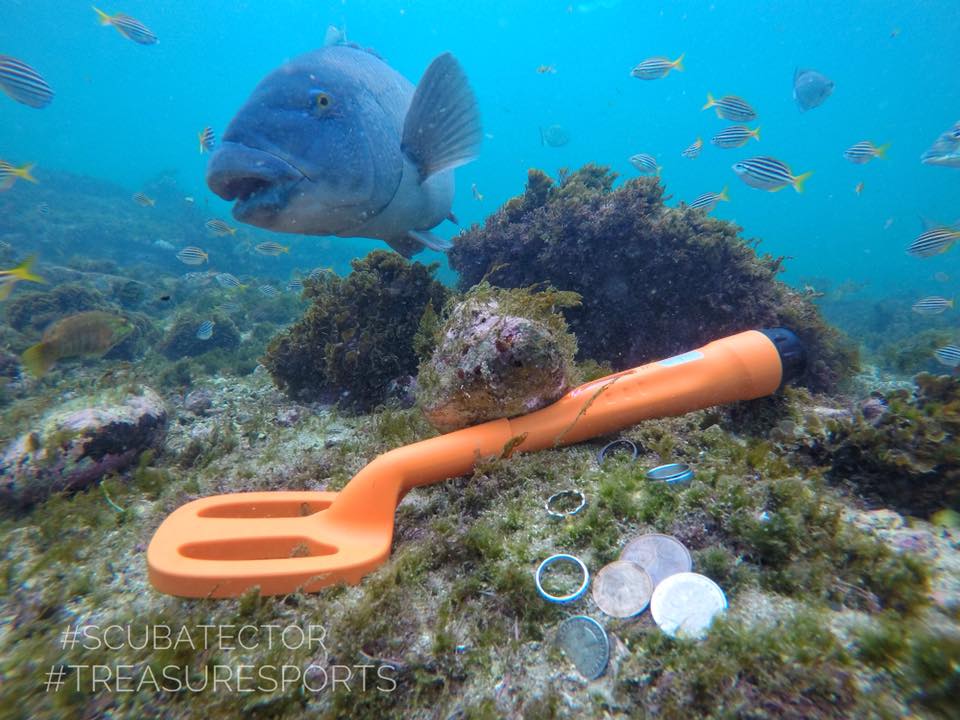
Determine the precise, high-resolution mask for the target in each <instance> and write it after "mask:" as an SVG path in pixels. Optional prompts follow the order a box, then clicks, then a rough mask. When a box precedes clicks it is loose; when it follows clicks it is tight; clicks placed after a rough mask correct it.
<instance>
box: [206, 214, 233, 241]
mask: <svg viewBox="0 0 960 720" xmlns="http://www.w3.org/2000/svg"><path fill="white" fill-rule="evenodd" d="M204 226H205V227H206V228H207V230H209V231H210V232H212V233H213V234H214V235H218V236H220V237H223V236H224V235H236V234H237V229H236V228H235V227H230V226H229V225H227V224H226V223H225V222H224V221H223V220H220V219H218V218H214V219H213V220H207V222H205V223H204Z"/></svg>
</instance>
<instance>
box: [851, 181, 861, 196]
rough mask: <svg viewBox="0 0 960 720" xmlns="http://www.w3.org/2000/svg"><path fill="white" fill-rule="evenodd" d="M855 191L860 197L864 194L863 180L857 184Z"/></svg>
mask: <svg viewBox="0 0 960 720" xmlns="http://www.w3.org/2000/svg"><path fill="white" fill-rule="evenodd" d="M853 191H854V192H855V193H856V194H857V195H859V194H860V193H862V192H863V180H861V181H860V182H858V183H857V186H856V187H855V188H854V189H853Z"/></svg>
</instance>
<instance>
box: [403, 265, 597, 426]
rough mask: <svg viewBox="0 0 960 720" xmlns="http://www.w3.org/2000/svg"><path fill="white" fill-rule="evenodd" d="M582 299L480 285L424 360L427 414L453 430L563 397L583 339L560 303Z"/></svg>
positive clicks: (422, 395) (421, 388)
mask: <svg viewBox="0 0 960 720" xmlns="http://www.w3.org/2000/svg"><path fill="white" fill-rule="evenodd" d="M578 302H579V297H578V296H577V295H576V293H560V292H556V291H553V290H548V291H545V292H540V293H533V292H531V291H529V290H500V289H496V288H491V287H490V286H489V285H486V284H482V285H480V286H478V287H476V288H474V289H473V290H472V291H471V292H470V293H469V294H468V295H467V296H466V298H465V299H464V300H462V301H460V302H458V303H457V304H456V305H454V306H453V308H451V310H450V312H449V315H448V318H447V320H446V322H445V323H444V325H443V327H442V329H441V330H440V333H439V341H438V343H437V347H436V349H435V350H434V352H433V355H432V357H431V358H430V359H429V361H427V362H425V363H424V364H423V365H422V366H421V368H420V375H419V376H418V392H417V396H418V401H419V403H420V406H421V407H422V408H423V412H424V414H425V415H426V417H427V419H428V420H429V421H430V422H431V423H432V424H433V425H434V427H436V428H437V429H438V430H440V431H442V432H447V431H450V430H456V429H458V428H461V427H466V426H467V425H474V424H476V423H479V422H484V421H486V420H492V419H494V418H500V417H511V416H514V415H521V414H524V413H528V412H532V411H533V410H537V409H539V408H542V407H544V406H546V405H549V404H550V403H552V402H553V401H555V400H557V399H558V398H559V397H560V396H561V395H563V394H564V393H565V392H566V391H567V390H568V389H569V388H570V386H571V384H572V382H573V375H574V362H573V357H574V355H575V354H576V351H577V342H576V339H575V338H574V337H573V336H572V335H571V334H570V333H569V332H567V324H566V322H565V321H564V319H563V316H562V315H560V314H559V313H558V312H555V311H554V308H559V307H570V306H573V305H576V304H577V303H578Z"/></svg>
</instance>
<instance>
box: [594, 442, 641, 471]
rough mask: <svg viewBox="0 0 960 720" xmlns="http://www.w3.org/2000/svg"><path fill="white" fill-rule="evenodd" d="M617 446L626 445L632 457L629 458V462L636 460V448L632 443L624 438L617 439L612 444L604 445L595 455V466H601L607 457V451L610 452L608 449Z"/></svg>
mask: <svg viewBox="0 0 960 720" xmlns="http://www.w3.org/2000/svg"><path fill="white" fill-rule="evenodd" d="M617 445H627V446H628V447H629V448H630V452H631V453H632V454H633V457H631V458H630V459H631V460H636V459H637V446H636V444H635V443H634V442H633V440H627V439H626V438H618V439H616V440H614V441H613V442H610V443H607V444H606V445H604V446H603V448H602V449H601V450H600V452H598V453H597V465H603V460H604V458H605V457H606V456H607V451H608V450H610V448H612V447H615V446H617Z"/></svg>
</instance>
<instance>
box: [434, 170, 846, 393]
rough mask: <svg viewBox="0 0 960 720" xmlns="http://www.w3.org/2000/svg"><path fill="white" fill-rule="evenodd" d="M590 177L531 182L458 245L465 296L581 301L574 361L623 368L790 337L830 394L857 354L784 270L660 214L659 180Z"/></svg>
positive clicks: (683, 215) (572, 316)
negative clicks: (771, 335)
mask: <svg viewBox="0 0 960 720" xmlns="http://www.w3.org/2000/svg"><path fill="white" fill-rule="evenodd" d="M615 177H616V176H615V175H613V174H612V173H609V172H608V171H607V170H606V168H602V167H599V166H596V165H586V166H584V167H583V168H581V169H580V170H577V171H576V172H572V173H569V174H568V173H565V172H561V175H560V180H559V182H556V183H555V182H554V181H553V180H551V179H550V178H549V177H547V176H546V175H545V174H544V173H542V172H540V171H538V170H531V171H530V174H529V179H528V182H527V188H526V192H525V193H524V194H523V195H521V196H519V197H515V198H513V199H512V200H510V201H509V202H507V203H506V204H505V205H504V206H503V207H502V208H500V209H499V210H498V211H497V212H496V213H494V214H493V215H491V216H490V217H489V218H488V219H487V221H486V223H485V224H484V226H483V227H480V226H473V227H471V228H470V229H469V230H467V231H466V232H464V233H463V234H462V235H460V236H459V237H458V238H456V240H455V244H454V248H453V250H451V251H450V263H451V265H452V266H453V267H454V268H455V269H456V270H457V271H458V272H459V273H460V282H461V287H463V288H468V287H470V286H472V285H474V284H475V283H477V282H479V281H480V280H481V279H483V278H486V279H487V280H488V281H489V282H490V283H491V284H494V285H498V286H501V287H526V286H529V285H531V284H533V283H538V282H548V283H550V284H552V285H554V286H555V287H557V288H560V289H561V290H572V291H575V292H577V293H580V295H582V296H583V303H582V305H581V306H579V307H575V308H567V309H566V310H565V311H564V314H565V316H566V318H567V321H568V322H569V323H570V328H571V330H573V332H574V334H575V335H576V336H577V340H578V342H579V346H580V354H581V356H583V357H586V358H593V359H595V360H601V361H608V362H610V363H611V364H612V365H613V366H614V367H615V368H618V369H619V368H625V367H630V366H634V365H638V364H641V363H643V362H645V361H650V360H655V359H658V358H662V357H667V356H669V355H672V354H675V353H678V352H682V351H685V350H689V349H690V348H693V347H697V346H699V345H702V344H703V343H705V342H708V341H710V340H714V339H716V338H719V337H723V336H725V335H729V334H732V333H735V332H738V331H741V330H747V329H751V328H759V327H771V326H785V327H789V328H791V329H792V330H793V331H794V332H796V333H797V335H798V336H799V337H800V339H801V340H803V341H804V343H805V344H806V346H807V348H808V350H809V357H810V362H809V364H808V368H807V371H806V373H805V375H804V377H803V378H802V380H801V381H802V382H803V383H804V384H806V385H808V386H810V387H812V388H815V389H830V388H833V387H835V386H836V385H837V383H838V382H839V381H841V380H843V379H844V378H845V377H847V376H848V375H849V374H850V373H851V371H852V370H853V368H854V367H855V366H856V364H857V357H856V351H855V349H854V348H853V346H852V345H850V344H848V343H847V342H846V341H845V340H844V339H843V338H842V337H841V336H840V334H839V333H838V332H837V331H836V330H834V329H832V328H830V327H829V326H828V325H827V324H826V323H825V322H824V321H823V320H822V319H821V317H820V315H819V313H818V311H817V309H816V308H815V307H814V306H813V305H812V304H811V303H810V302H809V301H808V300H806V299H804V298H803V297H802V296H801V295H800V294H798V293H795V292H793V291H791V290H790V288H789V287H787V286H786V285H785V284H783V283H781V282H779V281H778V280H777V278H776V276H777V273H778V272H779V270H780V269H781V264H782V260H783V258H773V257H771V256H769V255H760V256H758V254H757V252H756V251H755V243H751V242H748V241H746V240H744V239H742V238H741V237H740V236H739V235H738V231H739V228H737V227H736V226H735V225H733V224H732V223H729V222H724V221H721V220H715V219H713V218H710V217H708V216H707V215H705V214H704V213H703V212H702V211H700V210H691V209H690V208H687V207H683V206H681V207H680V208H676V209H672V208H667V207H666V206H665V205H664V202H663V188H662V186H661V185H660V184H659V181H658V180H657V179H656V178H638V179H634V180H631V181H629V182H627V183H625V184H624V185H622V186H621V187H619V188H617V189H616V190H614V189H613V182H614V180H615Z"/></svg>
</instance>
